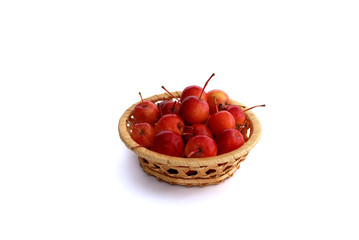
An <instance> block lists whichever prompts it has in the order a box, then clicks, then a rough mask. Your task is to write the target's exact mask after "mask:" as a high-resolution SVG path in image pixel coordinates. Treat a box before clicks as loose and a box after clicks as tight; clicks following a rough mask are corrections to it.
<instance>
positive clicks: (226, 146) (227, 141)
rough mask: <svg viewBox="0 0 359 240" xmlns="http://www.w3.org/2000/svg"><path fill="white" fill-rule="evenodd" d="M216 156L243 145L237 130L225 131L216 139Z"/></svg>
mask: <svg viewBox="0 0 359 240" xmlns="http://www.w3.org/2000/svg"><path fill="white" fill-rule="evenodd" d="M216 143H217V147H218V155H220V154H224V153H228V152H231V151H233V150H236V149H238V148H239V147H241V146H242V145H243V144H244V138H243V135H242V134H241V133H240V131H239V130H236V129H226V130H224V131H223V132H222V133H221V134H219V135H218V136H217V137H216Z"/></svg>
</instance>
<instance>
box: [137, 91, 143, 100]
mask: <svg viewBox="0 0 359 240" xmlns="http://www.w3.org/2000/svg"><path fill="white" fill-rule="evenodd" d="M138 94H140V97H141V102H143V98H142V94H141V92H139V93H138Z"/></svg>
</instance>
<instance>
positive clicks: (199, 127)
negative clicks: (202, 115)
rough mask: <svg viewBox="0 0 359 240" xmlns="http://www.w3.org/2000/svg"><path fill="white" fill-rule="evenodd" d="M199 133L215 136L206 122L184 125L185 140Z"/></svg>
mask: <svg viewBox="0 0 359 240" xmlns="http://www.w3.org/2000/svg"><path fill="white" fill-rule="evenodd" d="M197 135H206V136H208V137H210V138H213V134H212V132H211V130H209V128H208V127H207V126H206V125H204V124H200V123H197V124H192V125H191V126H185V127H184V132H183V135H182V137H183V140H184V141H185V142H188V140H190V139H191V138H192V137H194V136H197Z"/></svg>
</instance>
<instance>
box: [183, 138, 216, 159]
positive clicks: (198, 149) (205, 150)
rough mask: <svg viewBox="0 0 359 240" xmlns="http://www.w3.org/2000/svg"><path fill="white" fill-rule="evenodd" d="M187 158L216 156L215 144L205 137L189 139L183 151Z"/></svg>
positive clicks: (211, 139)
mask: <svg viewBox="0 0 359 240" xmlns="http://www.w3.org/2000/svg"><path fill="white" fill-rule="evenodd" d="M184 153H185V156H186V157H188V158H203V157H212V156H216V155H217V144H216V142H215V141H214V140H213V138H210V137H208V136H206V135H197V136H194V137H193V138H191V139H190V140H189V141H188V143H187V144H186V146H185V149H184Z"/></svg>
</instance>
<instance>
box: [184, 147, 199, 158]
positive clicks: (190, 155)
mask: <svg viewBox="0 0 359 240" xmlns="http://www.w3.org/2000/svg"><path fill="white" fill-rule="evenodd" d="M200 151H201V149H199V148H198V149H197V150H194V151H192V152H190V153H189V154H188V156H187V157H189V158H190V157H192V156H193V155H194V154H196V153H198V152H200Z"/></svg>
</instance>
